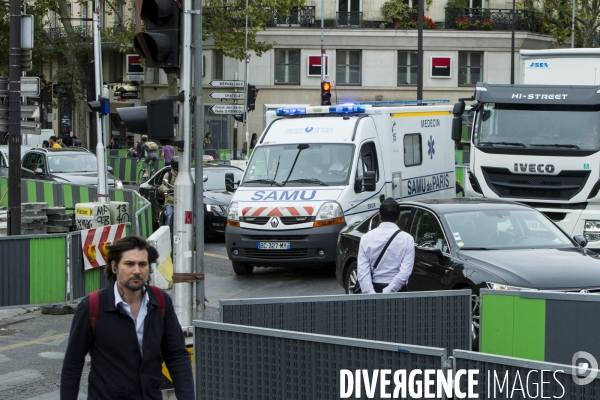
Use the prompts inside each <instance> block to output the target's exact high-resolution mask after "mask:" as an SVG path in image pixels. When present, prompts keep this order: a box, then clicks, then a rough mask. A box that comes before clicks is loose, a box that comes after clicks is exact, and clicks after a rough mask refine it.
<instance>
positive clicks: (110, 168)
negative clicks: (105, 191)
mask: <svg viewBox="0 0 600 400" xmlns="http://www.w3.org/2000/svg"><path fill="white" fill-rule="evenodd" d="M106 170H107V171H108V173H109V174H112V173H113V171H114V170H113V167H111V166H108V167H106Z"/></svg>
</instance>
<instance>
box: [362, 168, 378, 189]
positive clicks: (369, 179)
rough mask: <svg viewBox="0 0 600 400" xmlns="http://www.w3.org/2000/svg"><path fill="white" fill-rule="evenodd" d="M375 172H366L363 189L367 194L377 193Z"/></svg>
mask: <svg viewBox="0 0 600 400" xmlns="http://www.w3.org/2000/svg"><path fill="white" fill-rule="evenodd" d="M375 175H376V173H375V171H365V173H364V179H363V189H364V190H365V192H374V191H375Z"/></svg>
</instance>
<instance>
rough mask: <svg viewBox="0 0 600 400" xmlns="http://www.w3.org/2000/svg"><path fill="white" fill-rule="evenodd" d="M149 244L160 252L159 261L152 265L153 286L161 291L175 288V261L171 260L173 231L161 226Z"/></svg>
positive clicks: (149, 239)
mask: <svg viewBox="0 0 600 400" xmlns="http://www.w3.org/2000/svg"><path fill="white" fill-rule="evenodd" d="M148 243H149V244H150V245H151V246H153V247H154V248H155V249H156V250H157V251H158V260H157V262H156V263H155V264H152V274H150V277H151V279H152V284H153V285H155V286H158V287H159V288H161V289H170V288H171V287H172V286H173V260H172V259H171V230H170V229H169V227H168V226H161V227H160V228H158V229H157V230H156V232H154V233H153V234H152V235H150V237H149V238H148Z"/></svg>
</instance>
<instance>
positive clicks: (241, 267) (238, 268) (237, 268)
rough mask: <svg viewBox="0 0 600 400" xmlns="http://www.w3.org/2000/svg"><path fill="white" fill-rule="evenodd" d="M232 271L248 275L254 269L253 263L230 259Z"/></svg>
mask: <svg viewBox="0 0 600 400" xmlns="http://www.w3.org/2000/svg"><path fill="white" fill-rule="evenodd" d="M231 265H232V266H233V272H235V274H236V275H250V274H251V273H252V271H254V265H250V264H248V263H246V262H241V261H232V262H231Z"/></svg>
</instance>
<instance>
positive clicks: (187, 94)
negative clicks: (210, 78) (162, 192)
mask: <svg viewBox="0 0 600 400" xmlns="http://www.w3.org/2000/svg"><path fill="white" fill-rule="evenodd" d="M181 5H182V7H181V8H182V11H183V12H182V14H181V15H182V18H183V23H182V24H181V64H180V65H181V75H180V76H181V91H182V92H183V95H184V100H183V102H182V107H181V110H182V111H181V113H180V115H179V129H180V134H181V138H182V139H183V152H182V154H181V155H180V156H179V173H178V174H177V179H176V180H175V196H174V198H175V207H174V208H175V211H174V215H173V217H174V219H173V225H174V226H173V258H174V269H175V271H174V272H175V273H176V274H189V273H191V272H192V256H193V252H194V247H193V237H194V234H193V215H194V214H193V209H194V182H193V181H192V174H191V164H192V161H191V149H192V146H191V139H192V135H191V119H192V115H191V114H192V113H191V111H192V110H191V106H192V101H193V98H192V96H191V94H192V72H193V70H192V51H191V45H192V12H193V11H192V10H191V9H190V5H191V0H182V1H181ZM200 57H202V53H200ZM199 68H202V63H200V67H199ZM199 77H200V79H202V74H199ZM200 87H202V80H200ZM196 146H198V147H200V148H202V141H199V142H196ZM198 161H199V162H200V163H202V158H200V160H198ZM197 221H198V223H199V224H202V220H197ZM173 299H174V302H173V304H174V306H175V312H176V314H177V318H178V319H179V323H180V324H181V327H182V328H183V329H184V330H186V329H188V328H189V327H190V326H192V283H191V282H179V283H176V284H175V285H173ZM202 301H204V298H203V299H202Z"/></svg>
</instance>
